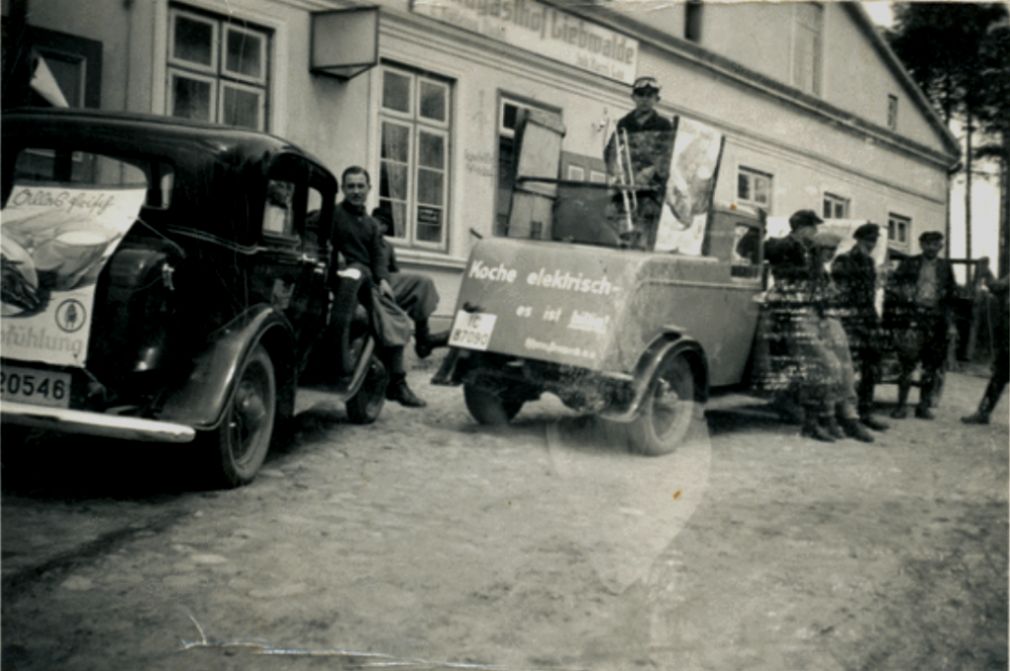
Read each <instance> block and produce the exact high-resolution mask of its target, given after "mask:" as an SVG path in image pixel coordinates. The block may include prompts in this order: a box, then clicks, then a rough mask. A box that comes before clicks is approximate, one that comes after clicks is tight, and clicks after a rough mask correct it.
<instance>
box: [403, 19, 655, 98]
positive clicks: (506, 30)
mask: <svg viewBox="0 0 1010 671" xmlns="http://www.w3.org/2000/svg"><path fill="white" fill-rule="evenodd" d="M411 4H412V6H413V9H414V11H415V12H417V13H418V14H423V15H425V16H430V17H431V18H433V19H437V20H438V21H442V22H444V23H448V24H450V25H453V26H456V27H457V28H463V29H464V30H470V31H473V32H475V33H480V34H481V35H484V36H485V37H490V38H492V39H495V40H499V41H501V42H504V43H506V44H510V45H512V46H515V47H519V48H520V49H525V50H527V51H531V52H533V53H536V54H540V55H541V56H546V57H548V58H552V59H554V60H557V61H561V62H562V63H566V64H568V65H572V66H574V67H577V68H579V69H581V70H586V71H589V72H593V73H595V74H598V75H603V76H604V77H607V78H609V79H616V80H617V81H619V82H623V83H625V84H629V85H630V84H631V83H633V82H634V80H635V73H636V72H637V71H638V40H636V39H634V38H631V37H627V36H625V35H622V34H620V33H618V32H614V31H613V30H609V29H608V28H603V27H602V26H598V25H595V24H592V23H588V22H586V21H584V20H582V19H580V18H578V17H576V16H572V15H571V14H567V13H565V12H562V11H560V10H558V9H555V8H554V7H551V6H549V5H545V4H541V3H540V2H537V1H536V0H413V2H412V3H411Z"/></svg>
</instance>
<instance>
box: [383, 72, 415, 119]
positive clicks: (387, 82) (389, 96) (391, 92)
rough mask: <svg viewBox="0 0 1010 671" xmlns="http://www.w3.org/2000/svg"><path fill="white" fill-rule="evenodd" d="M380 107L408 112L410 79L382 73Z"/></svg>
mask: <svg viewBox="0 0 1010 671" xmlns="http://www.w3.org/2000/svg"><path fill="white" fill-rule="evenodd" d="M382 106H383V107H385V108H386V109H391V110H396V111H397V112H410V78H409V77H406V76H404V75H401V74H397V73H395V72H389V71H388V70H387V71H385V72H383V73H382Z"/></svg>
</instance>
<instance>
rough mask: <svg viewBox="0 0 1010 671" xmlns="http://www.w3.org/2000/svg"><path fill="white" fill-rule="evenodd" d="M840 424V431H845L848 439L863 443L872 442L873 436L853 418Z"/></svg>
mask: <svg viewBox="0 0 1010 671" xmlns="http://www.w3.org/2000/svg"><path fill="white" fill-rule="evenodd" d="M841 424H842V429H843V430H844V431H845V434H846V435H847V436H849V438H855V439H856V440H860V441H862V442H864V443H872V442H873V436H872V435H870V432H869V431H867V430H866V428H865V427H864V426H863V425H862V424H861V423H860V422H858V421H856V420H855V419H854V418H847V419H843V420H842V421H841Z"/></svg>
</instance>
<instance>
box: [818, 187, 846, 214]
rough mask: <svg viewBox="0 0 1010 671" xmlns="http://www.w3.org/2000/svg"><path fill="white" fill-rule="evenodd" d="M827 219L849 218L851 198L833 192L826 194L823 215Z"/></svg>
mask: <svg viewBox="0 0 1010 671" xmlns="http://www.w3.org/2000/svg"><path fill="white" fill-rule="evenodd" d="M821 216H823V217H824V218H825V219H848V218H849V199H848V198H843V197H842V196H836V195H835V194H833V193H825V194H824V208H823V214H822V215H821Z"/></svg>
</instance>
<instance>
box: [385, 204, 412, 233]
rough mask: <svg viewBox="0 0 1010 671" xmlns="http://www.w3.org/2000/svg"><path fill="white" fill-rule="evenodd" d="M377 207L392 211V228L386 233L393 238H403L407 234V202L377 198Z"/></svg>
mask: <svg viewBox="0 0 1010 671" xmlns="http://www.w3.org/2000/svg"><path fill="white" fill-rule="evenodd" d="M379 207H380V208H382V209H384V210H386V211H387V212H391V213H392V221H393V230H392V231H387V232H386V235H388V236H390V237H393V238H403V237H406V235H407V204H406V203H404V202H402V201H398V200H388V199H386V198H380V199H379Z"/></svg>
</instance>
